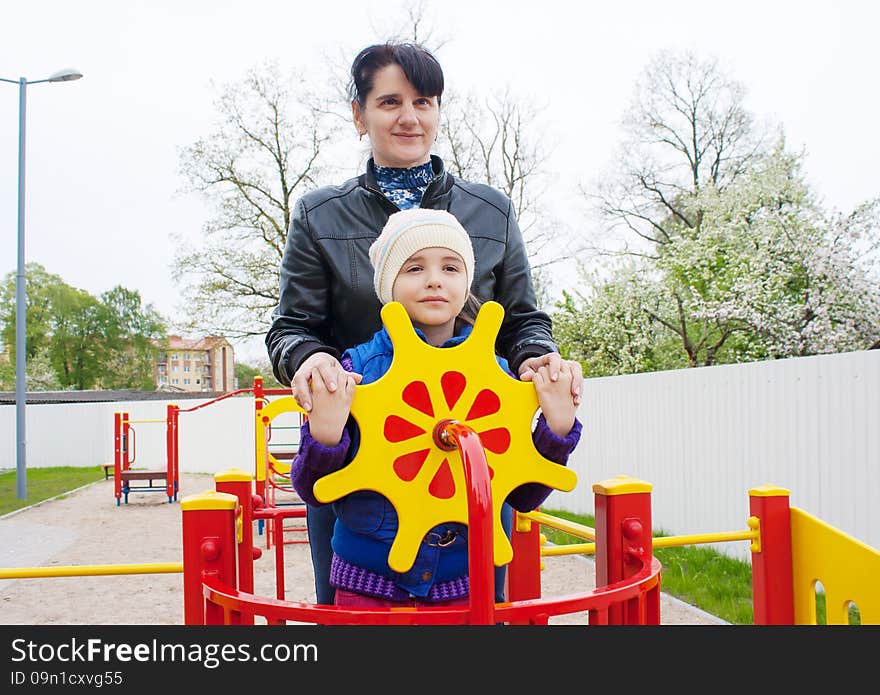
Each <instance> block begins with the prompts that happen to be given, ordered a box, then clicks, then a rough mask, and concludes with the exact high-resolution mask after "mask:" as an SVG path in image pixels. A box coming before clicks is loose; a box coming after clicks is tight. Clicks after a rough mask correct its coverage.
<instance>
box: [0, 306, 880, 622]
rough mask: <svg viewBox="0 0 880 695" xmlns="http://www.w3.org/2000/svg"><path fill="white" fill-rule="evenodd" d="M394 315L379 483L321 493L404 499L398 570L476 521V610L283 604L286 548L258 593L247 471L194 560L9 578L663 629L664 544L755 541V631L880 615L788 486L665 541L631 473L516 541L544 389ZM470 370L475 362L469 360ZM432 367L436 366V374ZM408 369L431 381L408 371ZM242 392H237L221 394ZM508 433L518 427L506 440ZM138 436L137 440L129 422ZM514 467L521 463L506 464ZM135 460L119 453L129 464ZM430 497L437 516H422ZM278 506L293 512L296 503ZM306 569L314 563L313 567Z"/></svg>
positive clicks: (226, 483)
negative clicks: (504, 580)
mask: <svg viewBox="0 0 880 695" xmlns="http://www.w3.org/2000/svg"><path fill="white" fill-rule="evenodd" d="M392 306H393V305H389V307H392ZM499 309H500V308H499ZM395 311H396V310H395V309H393V308H388V313H386V312H384V311H383V320H384V321H385V322H386V325H387V326H388V327H389V331H390V332H391V334H392V338H393V339H394V340H395V348H396V349H395V354H396V357H395V362H394V363H393V364H392V371H389V373H388V374H386V376H385V377H383V379H381V380H379V381H377V382H375V383H374V384H371V385H369V386H358V388H357V390H356V403H357V408H356V409H355V408H354V407H353V413H354V414H355V417H356V419H358V423H359V424H360V425H361V427H362V428H363V427H364V426H365V425H364V423H368V424H370V426H371V427H377V426H379V425H381V432H375V431H374V432H372V433H370V434H369V435H368V437H367V440H365V441H364V443H363V444H362V447H361V452H363V455H364V457H366V456H367V454H368V452H369V450H368V448H367V447H368V443H367V442H369V446H370V447H373V446H375V447H377V449H378V454H375V458H376V460H377V461H378V462H379V463H376V464H371V463H370V462H369V460H368V459H367V458H360V454H359V456H358V458H357V459H356V460H355V461H353V462H352V464H351V465H354V463H355V462H357V461H360V463H359V464H358V468H357V469H356V470H359V471H361V474H359V475H363V476H368V479H367V480H359V479H358V477H359V476H356V475H344V476H338V477H335V478H334V476H335V475H336V474H334V476H328V477H327V478H326V479H325V480H326V481H327V482H326V483H325V484H324V485H322V486H321V487H322V492H321V495H322V498H324V499H331V498H332V497H333V496H335V495H340V494H346V493H345V491H346V490H351V489H360V486H364V487H369V486H372V487H370V489H381V490H382V491H383V494H390V495H393V499H392V501H394V502H395V504H401V509H402V513H401V516H403V515H404V514H406V515H407V518H406V520H405V523H404V520H403V519H402V523H401V527H402V528H405V529H407V535H405V536H403V537H402V539H401V540H400V542H399V543H396V544H395V562H396V563H400V566H405V563H406V561H407V557H408V556H409V555H410V554H411V552H412V549H413V548H412V546H413V543H414V542H415V539H416V538H417V536H418V530H417V529H419V528H421V527H424V525H425V524H431V523H432V521H431V520H432V519H434V518H436V515H437V514H439V513H442V514H446V511H447V508H448V509H449V510H451V513H454V515H455V517H456V518H462V515H463V518H465V519H466V523H468V525H469V538H470V545H469V569H470V575H471V596H470V601H469V605H467V606H463V607H455V608H448V607H447V608H418V609H416V608H394V609H377V608H364V609H357V610H352V609H343V608H337V607H335V606H325V605H314V604H307V603H301V602H289V601H285V600H284V554H283V553H284V543H276V544H275V564H276V573H275V582H276V592H275V593H276V596H275V598H270V597H266V596H258V595H255V594H254V571H253V570H254V561H255V560H256V559H258V558H260V557H261V556H262V551H261V550H260V549H259V548H257V547H255V546H254V542H253V539H254V524H255V522H257V520H258V517H259V515H260V514H261V513H263V514H264V513H265V509H264V506H263V500H262V498H261V497H260V496H259V495H257V494H255V481H254V476H252V475H251V474H250V473H249V472H247V471H244V470H241V469H230V470H227V471H224V472H223V473H218V474H217V475H216V476H215V488H216V489H215V490H210V491H205V492H203V493H200V494H197V495H190V496H188V497H185V498H184V499H182V500H181V512H182V514H183V517H182V529H183V552H182V555H183V562H180V561H175V562H148V563H141V564H124V565H82V566H51V567H13V568H0V579H30V578H49V577H85V576H106V575H126V574H165V573H180V574H182V575H183V592H184V621H185V622H186V623H187V624H218V623H225V624H235V623H241V624H251V623H254V622H256V619H257V618H260V619H261V620H263V621H265V622H266V623H267V624H282V623H285V622H287V621H293V622H311V623H321V624H343V623H344V624H359V623H380V624H441V623H443V624H445V623H454V624H493V623H496V622H504V623H510V624H521V623H522V624H546V623H547V622H548V621H549V619H550V618H552V617H553V616H557V615H563V614H569V613H580V612H584V611H585V612H586V613H587V616H588V618H587V621H588V623H589V624H658V623H660V602H659V591H660V586H661V583H660V582H661V574H662V568H661V566H660V564H659V562H658V561H657V560H656V558H654V556H653V549H654V548H658V547H676V546H685V545H695V544H700V543H723V542H741V541H747V542H749V548H750V551H751V566H752V601H753V613H754V621H753V622H754V624H755V625H792V624H796V625H815V624H817V615H818V612H817V600H818V599H819V597H820V594H821V597H822V598H823V599H824V612H825V623H826V624H829V625H832V624H833V625H846V624H848V623H850V622H852V617H853V613H854V612H855V613H856V615H857V618H858V619H857V621H856V622H858V623H859V624H862V625H868V624H872V625H876V624H880V591H878V590H877V577H878V576H880V551H878V550H877V549H875V548H872V547H870V546H868V545H866V544H864V543H862V542H860V541H858V540H857V539H855V538H853V537H851V536H849V535H847V534H845V533H843V532H841V531H839V530H837V529H835V528H833V527H831V526H829V525H828V524H826V523H825V522H823V521H821V520H820V519H817V518H816V517H814V516H812V515H810V514H809V513H807V512H805V511H804V510H801V509H798V508H796V507H791V506H790V505H789V492H788V490H785V489H782V488H779V487H774V486H761V487H756V488H753V489H751V490H749V516H748V519H747V523H746V526H747V528H746V529H745V530H739V531H732V532H722V533H705V534H694V535H687V536H664V537H657V538H653V534H652V521H651V485H650V483H648V482H645V481H642V480H639V479H635V478H630V477H627V476H618V477H616V478H611V479H609V480H605V481H602V482H599V483H596V484H594V485H593V488H592V489H593V492H594V495H595V497H594V510H595V528H589V527H586V526H583V525H580V524H575V523H572V522H570V521H567V520H564V519H560V518H557V517H553V516H551V515H548V514H545V513H543V512H541V511H537V510H536V511H533V512H529V513H528V514H519V513H517V515H516V517H515V523H514V529H513V533H512V535H511V538H510V543H509V544H508V543H507V539H506V538H505V537H503V535H502V536H501V537H500V538H499V534H498V529H497V521H498V517H497V512H496V511H495V509H494V505H493V500H495V499H499V494H500V493H501V492H503V491H504V490H505V489H512V488H511V487H510V486H511V485H513V486H516V484H518V483H517V481H518V480H521V479H522V475H523V470H525V468H524V467H523V466H522V465H519V466H518V467H517V463H516V462H515V460H513V459H515V458H516V456H514V454H518V455H524V456H525V457H526V458H528V457H529V456H532V455H533V454H536V453H537V452H530V451H529V447H528V446H527V444H526V442H525V439H524V437H522V436H520V435H519V434H518V433H516V434H515V433H514V432H513V431H512V430H518V429H522V422H517V420H516V418H517V417H521V416H522V413H523V412H527V411H528V410H529V409H530V408H531V407H533V406H534V405H535V403H536V402H535V401H534V400H532V401H530V402H531V403H532V405H530V406H529V407H528V408H525V407H514V408H513V409H512V410H511V411H510V413H511V415H510V416H509V417H508V411H507V406H508V404H509V403H508V401H510V399H511V398H512V399H514V400H516V399H519V398H526V399H529V398H533V397H534V394H533V393H532V394H528V393H526V390H525V389H523V388H522V386H523V385H519V386H516V387H514V389H515V390H512V389H508V388H507V384H506V382H503V381H499V379H498V378H497V376H496V377H493V378H491V379H489V381H484V380H483V377H484V374H483V373H482V372H485V373H489V374H495V372H494V371H492V370H495V369H496V368H497V364H496V363H495V362H494V358H493V360H492V365H491V368H490V366H489V365H487V364H486V362H485V360H483V361H482V362H480V361H479V360H477V361H476V362H475V363H473V364H472V363H471V362H469V361H468V360H469V357H470V355H471V353H470V352H469V351H468V352H467V353H465V352H464V351H459V352H458V353H455V352H453V350H455V349H456V348H453V349H448V350H443V351H439V352H442V353H444V355H440V356H441V357H444V356H445V353H451V355H455V354H457V355H458V356H459V360H458V362H457V363H456V364H449V363H447V362H443V363H440V364H439V366H438V365H435V364H434V359H436V358H437V355H436V354H434V353H431V354H430V355H425V354H424V353H422V356H423V357H425V356H427V357H430V358H431V359H423V360H421V361H420V360H419V359H417V358H411V357H407V356H406V355H405V354H404V352H405V351H406V350H408V349H410V348H411V347H413V346H414V347H416V348H422V349H423V350H424V349H425V346H424V344H421V345H415V344H414V341H413V340H412V337H413V336H412V335H411V333H412V331H411V329H410V327H409V326H408V320H407V319H406V318H405V315H400V314H397V315H395V314H394V313H393V312H395ZM489 312H490V313H489V314H485V315H484V314H483V313H481V315H480V318H479V320H478V323H477V327H479V328H480V330H479V331H477V330H476V328H475V331H474V334H473V335H476V336H478V338H479V340H478V341H472V339H471V338H469V339H468V341H466V343H464V344H468V343H470V344H472V345H473V344H475V343H476V342H479V341H482V344H483V347H484V348H485V351H486V352H487V353H488V352H490V351H491V346H492V343H493V342H494V334H491V336H490V335H489V333H491V326H490V328H486V326H487V325H490V324H491V323H495V330H496V331H497V326H498V325H500V313H498V310H496V309H494V308H491V307H490V309H489ZM493 313H494V314H495V315H494V316H492V315H491V314H493ZM486 331H488V333H487V332H486ZM473 335H472V337H473ZM490 338H492V340H490ZM431 349H433V348H431ZM474 354H475V355H476V352H475V353H474ZM476 356H477V357H479V355H476ZM398 358H399V362H398ZM458 363H460V364H461V365H464V366H461V367H459V366H458ZM427 366H433V367H436V368H435V369H433V370H428V369H427ZM481 369H482V372H481V371H480V370H481ZM392 372H393V373H392ZM407 374H418V375H419V377H418V378H408V377H407V376H406V375H407ZM471 374H479V375H480V377H479V382H478V383H479V385H477V383H471V382H470V381H469V380H468V376H469V375H471ZM438 375H439V377H438ZM389 376H390V377H391V378H390V379H388V378H387V377H389ZM511 381H512V380H511ZM512 383H518V382H513V381H512ZM499 384H500V386H499ZM484 385H486V386H485V388H484V387H483V386H484ZM495 388H499V390H498V391H495V390H494V389H495ZM247 390H248V389H242V391H247ZM242 391H238V392H233V393H230V394H225V395H224V396H223V398H225V397H230V396H233V395H236V394H237V393H240V392H242ZM366 393H370V394H372V395H371V397H370V398H371V399H375V400H376V402H379V403H381V404H382V407H381V408H379V407H377V406H374V407H375V410H376V411H377V412H376V413H371V412H369V409H368V404H367V399H366V398H365V397H362V396H361V394H366ZM493 393H494V396H493ZM496 397H497V404H496ZM218 400H219V399H218ZM291 400H292V399H291ZM212 402H213V401H212ZM206 405H208V403H206V404H202V405H201V406H197V408H198V407H204V406H206ZM288 405H289V403H288ZM496 407H497V409H496ZM392 408H393V409H394V410H392V411H391V412H390V413H389V414H386V415H382V412H381V411H382V409H384V410H385V412H386V413H388V411H389V410H390V409H392ZM193 409H195V408H193ZM484 418H485V419H484ZM126 420H128V417H127V415H122V416H120V418H119V429H118V430H117V431H118V434H119V437H120V447H121V446H122V441H123V440H122V432H123V429H122V428H123V423H124V421H126ZM132 422H134V421H131V422H129V423H128V424H129V425H131V424H132ZM504 429H507V430H511V431H510V432H508V433H507V434H503V433H499V430H504ZM529 429H530V427H529ZM125 434H126V439H125V441H126V442H127V440H128V436H129V435H130V430H129V431H128V432H126V433H125ZM486 435H488V436H486ZM484 440H485V441H484ZM258 441H259V440H258ZM529 443H530V439H529ZM425 452H427V453H425ZM370 455H371V456H372V455H374V454H373V453H370ZM511 461H513V463H512V465H513V467H514V468H513V469H512V470H506V469H505V467H506V466H507V465H508V464H509V463H511ZM386 462H387V463H386ZM121 463H122V460H121V459H117V464H118V465H119V466H120V467H121ZM532 463H533V464H534V461H533V462H532ZM546 463H547V464H549V465H550V466H555V464H550V463H549V462H546ZM383 464H384V465H386V466H388V465H390V467H391V469H392V470H393V471H394V473H393V475H392V474H391V473H390V472H389V471H387V470H386V471H385V472H384V473H382V474H380V475H374V472H373V470H372V468H373V467H375V466H380V465H383ZM367 468H370V470H369V472H368V471H367V470H366V469H367ZM529 468H530V467H529ZM560 468H561V467H560ZM344 470H345V469H344ZM344 470H343V471H340V473H342V472H344ZM563 470H564V469H563ZM502 471H503V473H502ZM540 471H541V472H540V474H538V475H531V472H532V470H531V468H530V470H529V475H528V478H529V479H532V480H534V479H537V480H538V481H539V482H543V483H546V484H551V485H554V486H559V488H560V489H565V488H566V487H568V486H569V485H573V480H572V479H570V478H567V477H564V476H563V477H559V476H558V471H555V470H552V471H551V470H550V469H547V468H546V466H545V467H542V468H541V469H540ZM568 474H571V475H573V474H572V473H571V472H568ZM564 475H567V474H564ZM407 478H409V481H408V482H410V483H412V484H413V488H414V489H415V490H416V491H417V493H419V494H420V495H421V497H422V498H423V500H422V501H423V502H425V499H424V498H427V502H425V503H424V505H423V504H417V503H415V502H412V501H408V500H407V501H404V502H400V501H399V498H400V495H401V494H403V493H402V492H400V490H402V489H404V487H403V485H402V483H403V482H407V480H406V479H407ZM398 488H399V489H398ZM569 489H570V488H569ZM456 496H463V497H464V499H465V504H464V505H461V504H460V503H459V502H460V499H459V500H456V499H453V498H455V497H456ZM444 505H447V506H444ZM423 506H424V509H425V510H427V511H424V513H423V509H422V507H423ZM441 508H442V510H441ZM438 510H441V511H438ZM462 510H464V511H462ZM277 511H278V514H279V516H280V515H283V514H284V513H289V512H291V511H292V510H290V509H283V508H278V510H277ZM410 516H412V517H413V518H409V517H410ZM264 518H270V517H264ZM274 521H275V519H274V518H273V522H274ZM541 527H547V528H554V529H558V530H561V531H564V532H566V533H568V534H570V535H573V536H575V537H576V538H578V539H581V540H583V541H587V542H584V543H571V544H567V545H557V546H547V544H546V542H545V540H544V538H543V536H542V534H541V533H540V528H541ZM279 537H280V533H279ZM499 541H500V545H501V547H500V548H499V547H498V543H499ZM564 554H592V555H594V556H595V560H596V562H595V572H596V582H595V585H596V588H595V589H593V590H591V591H586V592H574V593H570V594H566V595H563V596H553V597H542V588H541V570H542V569H543V558H545V557H546V558H551V561H552V557H554V556H558V555H564ZM505 558H509V559H510V563H509V565H508V573H507V577H508V596H509V599H510V600H509V601H507V602H505V603H498V604H495V603H494V602H493V594H494V591H493V586H492V584H493V573H492V566H493V564H494V563H495V562H497V561H499V560H501V561H503V560H504V559H505ZM298 569H302V570H303V571H308V572H311V567H307V568H298Z"/></svg>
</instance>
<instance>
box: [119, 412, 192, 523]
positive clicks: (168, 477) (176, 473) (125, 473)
mask: <svg viewBox="0 0 880 695" xmlns="http://www.w3.org/2000/svg"><path fill="white" fill-rule="evenodd" d="M179 414H180V407H179V406H177V405H175V404H173V403H169V404H168V407H167V410H166V415H165V419H154V420H133V419H131V418H130V417H129V414H128V413H127V412H116V413H114V414H113V494H114V496H115V497H116V506H117V507H118V506H119V505H120V499H121V498H123V497H124V498H125V503H126V504H128V496H129V494H131V493H132V492H164V493H165V494H166V495H167V496H168V502H169V503H171V502H174V501H176V500H177V493H178V490H179V488H180V466H179V460H178V446H177V443H178V437H177V435H178V432H177V427H178V418H179ZM159 423H164V424H165V467H164V469H149V470H148V469H135V468H132V465H133V464H134V463H135V461H136V460H137V437H136V430H135V428H134V427H133V425H136V424H159ZM138 480H140V481H146V484H145V485H141V486H134V487H133V486H132V484H131V483H132V482H133V481H138ZM154 482H156V484H155V485H154ZM162 482H164V485H163V484H160V483H162Z"/></svg>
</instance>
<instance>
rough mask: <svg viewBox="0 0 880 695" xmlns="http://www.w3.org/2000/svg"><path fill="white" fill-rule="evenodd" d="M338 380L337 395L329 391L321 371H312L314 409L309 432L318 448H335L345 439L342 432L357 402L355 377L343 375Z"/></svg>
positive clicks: (344, 373) (345, 373)
mask: <svg viewBox="0 0 880 695" xmlns="http://www.w3.org/2000/svg"><path fill="white" fill-rule="evenodd" d="M336 377H337V378H338V383H337V384H336V388H335V389H334V390H333V391H330V390H329V388H328V385H327V384H326V383H325V382H324V378H323V377H322V376H321V372H320V370H319V369H318V368H317V367H316V368H315V369H313V370H312V376H311V380H310V381H311V386H312V389H311V391H312V401H313V406H314V407H313V408H312V412H311V414H310V415H309V432H311V434H312V437H313V438H314V439H315V441H316V442H318V444H321V445H323V446H326V447H334V446H336V445H337V444H339V441H340V440H341V439H342V430H343V429H344V428H345V423H346V422H347V421H348V415H349V413H351V402H352V400H353V399H354V387H355V380H354V378H353V377H352V375H351V374H350V373H348V372H345V371H343V372H342V375H341V377H340V376H339V375H336Z"/></svg>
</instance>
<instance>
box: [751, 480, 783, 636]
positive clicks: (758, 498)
mask: <svg viewBox="0 0 880 695" xmlns="http://www.w3.org/2000/svg"><path fill="white" fill-rule="evenodd" d="M788 496H789V492H788V490H785V489H783V488H779V487H775V486H773V485H763V486H761V487H757V488H753V489H751V490H749V514H751V516H752V517H753V518H754V519H756V520H757V522H758V528H759V530H760V536H759V539H758V540H757V541H754V542H753V543H752V546H751V551H752V606H753V611H754V623H755V625H793V624H794V576H793V570H792V550H791V509H790V507H789V501H788Z"/></svg>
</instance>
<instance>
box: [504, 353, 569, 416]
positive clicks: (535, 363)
mask: <svg viewBox="0 0 880 695" xmlns="http://www.w3.org/2000/svg"><path fill="white" fill-rule="evenodd" d="M562 365H568V369H569V371H570V372H571V397H572V399H573V400H574V404H575V405H580V403H581V389H582V388H583V385H584V370H583V368H582V367H581V363H580V362H578V361H577V360H564V359H562V356H561V355H560V354H559V353H558V352H548V353H547V354H546V355H541V356H540V357H529V359H527V360H524V361H523V363H522V364H521V365H520V366H519V380H520V381H533V380H534V378H535V372H537V371H538V368H539V367H547V369H548V370H549V374H550V380H551V381H556V380H557V379H558V378H559V373H560V370H561V368H562Z"/></svg>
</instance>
